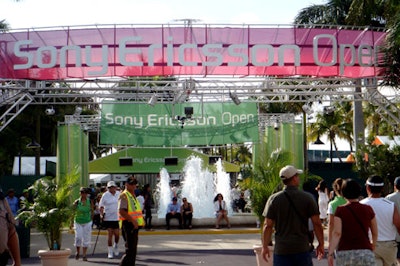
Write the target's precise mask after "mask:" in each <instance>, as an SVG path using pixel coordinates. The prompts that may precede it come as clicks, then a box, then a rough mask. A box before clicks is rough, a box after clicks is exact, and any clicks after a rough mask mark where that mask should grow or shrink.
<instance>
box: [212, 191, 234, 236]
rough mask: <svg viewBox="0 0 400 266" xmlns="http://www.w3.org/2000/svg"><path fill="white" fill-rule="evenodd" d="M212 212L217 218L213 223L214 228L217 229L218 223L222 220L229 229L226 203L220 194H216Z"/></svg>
mask: <svg viewBox="0 0 400 266" xmlns="http://www.w3.org/2000/svg"><path fill="white" fill-rule="evenodd" d="M214 210H215V216H216V217H217V221H216V223H215V228H216V229H219V223H220V222H221V220H222V219H225V221H226V224H227V226H228V228H231V225H230V223H229V219H228V209H227V206H226V202H225V201H224V197H223V196H222V194H221V193H218V194H217V196H215V198H214Z"/></svg>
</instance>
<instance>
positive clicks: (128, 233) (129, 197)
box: [118, 176, 144, 266]
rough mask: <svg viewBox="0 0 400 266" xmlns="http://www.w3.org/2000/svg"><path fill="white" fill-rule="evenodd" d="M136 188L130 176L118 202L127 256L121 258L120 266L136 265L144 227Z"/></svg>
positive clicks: (135, 182) (135, 181) (133, 179)
mask: <svg viewBox="0 0 400 266" xmlns="http://www.w3.org/2000/svg"><path fill="white" fill-rule="evenodd" d="M136 186H137V180H136V178H135V177H133V176H129V177H128V179H127V180H126V182H125V190H124V191H123V192H122V193H121V195H120V196H119V200H118V210H119V223H120V227H121V231H122V237H123V238H124V240H125V254H124V255H123V256H122V258H121V261H120V263H119V265H120V266H133V265H135V263H136V254H137V245H138V241H139V228H141V227H143V226H144V219H143V213H142V210H141V209H140V204H139V202H138V201H137V199H136V197H135V188H136Z"/></svg>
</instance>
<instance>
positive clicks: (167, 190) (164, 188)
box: [157, 168, 172, 218]
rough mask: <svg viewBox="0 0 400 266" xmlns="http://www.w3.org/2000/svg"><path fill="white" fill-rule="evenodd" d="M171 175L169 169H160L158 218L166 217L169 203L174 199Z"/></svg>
mask: <svg viewBox="0 0 400 266" xmlns="http://www.w3.org/2000/svg"><path fill="white" fill-rule="evenodd" d="M169 183H170V177H169V174H168V172H167V169H165V168H162V169H161V171H160V182H159V183H158V184H157V192H158V210H157V215H158V218H165V215H166V213H167V208H168V204H169V203H170V202H171V200H172V191H171V187H170V184H169Z"/></svg>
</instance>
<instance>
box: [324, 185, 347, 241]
mask: <svg viewBox="0 0 400 266" xmlns="http://www.w3.org/2000/svg"><path fill="white" fill-rule="evenodd" d="M342 184H343V179H342V178H336V179H335V181H333V185H332V188H333V191H334V193H335V197H334V199H333V200H332V201H330V202H329V204H328V211H327V213H328V241H329V240H330V239H331V237H332V231H333V222H334V220H335V219H334V218H335V211H336V208H337V207H338V206H341V205H344V204H346V203H347V201H346V199H345V198H344V197H343V195H342Z"/></svg>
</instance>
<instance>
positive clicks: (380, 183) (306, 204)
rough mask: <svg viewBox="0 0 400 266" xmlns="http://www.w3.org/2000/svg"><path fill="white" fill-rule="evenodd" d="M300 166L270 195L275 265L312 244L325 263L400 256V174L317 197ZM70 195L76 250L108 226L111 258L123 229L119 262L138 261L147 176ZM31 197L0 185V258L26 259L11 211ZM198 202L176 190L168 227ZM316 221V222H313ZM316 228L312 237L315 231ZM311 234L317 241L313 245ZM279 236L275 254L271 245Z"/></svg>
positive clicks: (83, 253)
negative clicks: (388, 186)
mask: <svg viewBox="0 0 400 266" xmlns="http://www.w3.org/2000/svg"><path fill="white" fill-rule="evenodd" d="M301 174H302V171H301V170H299V169H297V168H295V167H294V166H291V165H288V166H285V167H283V168H282V169H281V170H280V173H279V176H280V178H281V181H282V183H283V185H284V187H283V189H282V190H281V191H279V192H277V193H274V194H273V195H271V196H270V197H269V198H268V201H267V203H266V205H265V208H264V213H263V216H264V217H265V220H264V224H263V231H262V232H263V237H262V244H263V249H262V255H263V258H264V259H265V260H266V261H268V260H270V259H271V258H272V257H273V260H274V264H276V265H307V266H308V265H312V255H311V254H312V253H311V252H312V251H313V250H314V251H315V252H316V256H317V258H318V259H321V258H323V257H325V255H326V257H327V260H328V265H332V266H333V265H367V266H368V265H388V266H394V265H397V264H398V263H399V264H400V250H399V246H400V235H399V232H400V177H397V178H396V179H395V180H394V183H393V186H394V192H393V193H391V194H389V195H387V196H386V197H383V191H384V187H385V181H384V179H383V178H382V177H380V176H377V175H373V176H371V177H369V178H368V179H367V180H366V183H365V191H366V193H367V197H365V198H363V197H362V187H361V185H360V184H359V182H358V181H356V180H353V179H342V178H337V179H336V180H334V182H333V183H332V190H333V193H329V189H328V187H327V184H326V183H325V181H323V180H322V181H320V182H319V183H318V185H317V186H316V187H315V191H316V192H317V193H316V194H317V197H318V198H315V197H314V196H313V195H312V194H311V193H308V192H306V191H303V190H301V189H299V186H300V184H301V180H300V175H301ZM79 192H80V195H79V197H78V198H77V199H76V200H75V201H74V202H73V205H72V207H73V208H74V209H75V216H74V217H73V221H72V222H71V228H74V231H75V241H74V246H75V248H76V253H75V258H76V259H77V260H78V259H80V258H81V257H82V260H84V261H86V260H87V251H88V248H89V246H90V239H91V234H92V228H93V225H96V226H97V228H98V229H99V230H101V229H106V230H107V232H108V237H107V246H108V250H107V258H109V259H112V258H115V257H118V256H119V249H118V244H119V242H120V241H119V240H120V234H121V235H122V237H123V239H124V241H125V253H124V255H123V256H122V258H121V262H120V264H119V265H134V264H135V261H136V253H137V244H138V231H139V229H140V228H144V229H145V230H149V231H150V230H154V229H153V226H152V214H151V209H152V205H153V195H152V189H151V187H150V185H149V184H146V185H145V186H143V187H142V188H141V189H140V188H139V187H138V182H137V180H136V179H135V178H134V177H133V176H129V177H128V179H127V181H126V183H125V185H124V188H122V189H121V188H119V187H118V186H117V185H116V184H115V182H114V181H109V182H108V183H107V186H106V188H105V189H103V190H99V191H95V190H94V189H93V188H81V189H80V191H79ZM30 200H32V199H31V198H30V196H29V191H28V190H24V191H23V193H22V195H21V196H20V197H19V198H18V197H17V196H16V195H15V191H14V190H13V189H10V190H8V191H7V193H5V194H3V193H2V192H1V191H0V229H1V230H2V232H5V234H1V238H0V265H1V266H2V265H6V264H7V261H8V257H9V256H11V258H12V259H13V263H14V264H13V265H16V266H19V265H21V259H20V255H19V244H18V236H17V233H16V229H15V225H16V221H15V219H14V217H15V216H16V215H17V214H18V211H19V210H20V209H23V208H24V204H23V203H24V202H25V201H30ZM194 211H195V210H194V208H193V205H192V204H191V202H190V201H189V200H188V199H187V198H186V197H183V198H182V199H181V202H180V203H178V197H177V195H176V194H174V196H173V197H172V200H171V203H170V204H169V205H168V207H167V210H166V214H165V222H166V228H167V230H169V229H170V221H171V219H177V220H178V224H179V228H181V229H192V219H193V213H194ZM214 212H215V228H217V229H218V228H220V226H221V224H222V223H223V221H225V224H226V226H227V227H228V228H230V221H229V218H228V208H227V203H226V202H225V200H224V197H223V195H222V194H221V193H218V194H217V195H216V196H215V198H214ZM324 226H325V227H327V228H328V252H327V254H325V251H324V237H323V229H324ZM310 228H311V229H310ZM310 230H312V237H310ZM314 237H315V238H316V239H317V241H318V245H317V247H316V248H315V249H314V246H313V241H314ZM273 242H274V249H273V254H272V253H271V250H270V248H269V246H270V245H271V244H272V243H273Z"/></svg>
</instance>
